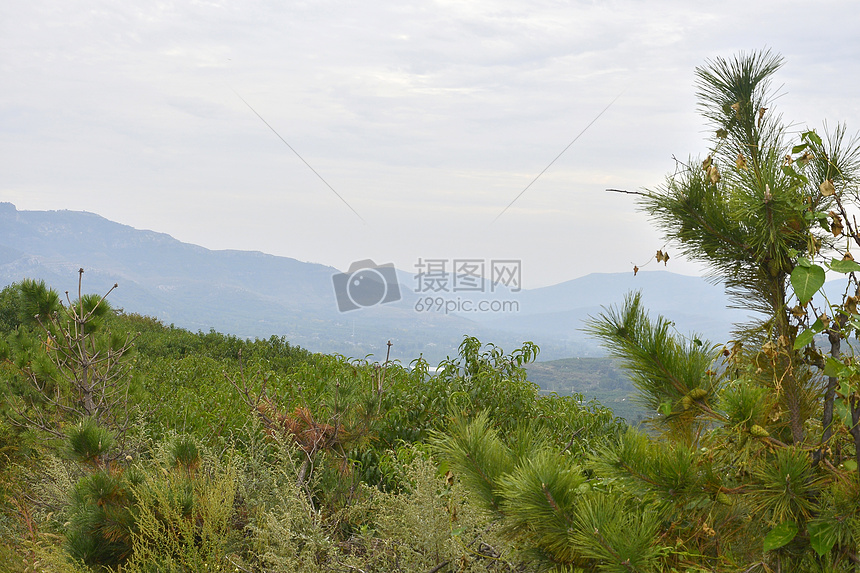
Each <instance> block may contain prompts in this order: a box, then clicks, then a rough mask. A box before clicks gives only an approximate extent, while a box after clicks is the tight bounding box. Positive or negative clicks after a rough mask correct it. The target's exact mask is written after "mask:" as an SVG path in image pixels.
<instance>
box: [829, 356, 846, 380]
mask: <svg viewBox="0 0 860 573" xmlns="http://www.w3.org/2000/svg"><path fill="white" fill-rule="evenodd" d="M843 366H845V365H844V364H842V363H841V362H839V361H838V360H836V359H835V358H833V357H832V356H828V357H827V362H825V363H824V375H825V376H832V377H834V378H838V377H839V375H840V374H841V373H842V367H843Z"/></svg>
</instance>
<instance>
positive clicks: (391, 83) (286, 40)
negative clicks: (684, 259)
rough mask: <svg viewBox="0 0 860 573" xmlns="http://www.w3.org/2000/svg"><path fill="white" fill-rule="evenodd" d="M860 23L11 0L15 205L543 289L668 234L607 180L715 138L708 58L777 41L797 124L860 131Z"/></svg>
mask: <svg viewBox="0 0 860 573" xmlns="http://www.w3.org/2000/svg"><path fill="white" fill-rule="evenodd" d="M857 20H858V18H857V9H856V8H855V7H854V5H853V4H852V3H848V2H823V3H819V4H818V5H816V7H815V8H812V7H811V5H809V4H808V3H807V2H803V3H801V2H783V3H780V4H779V5H778V6H776V5H766V4H762V5H755V4H750V3H748V2H737V1H733V2H728V3H723V4H721V5H719V7H717V6H716V5H715V6H713V7H704V8H703V7H701V6H692V5H689V4H687V3H681V2H674V1H662V2H647V3H646V2H636V1H634V0H623V1H616V2H600V3H596V2H552V1H544V2H534V1H529V2H468V3H463V2H425V1H412V2H398V3H388V4H385V3H370V4H368V3H350V2H343V1H340V0H331V1H323V2H305V3H300V2H289V3H279V2H268V1H262V0H258V1H248V2H241V3H238V2H233V3H226V2H224V3H219V2H158V3H139V2H130V1H125V2H121V1H107V0H104V1H98V0H91V1H81V2H71V3H70V2H60V1H59V0H41V1H35V2H28V3H7V4H6V5H4V6H3V7H2V8H0V76H2V78H3V85H4V89H3V91H2V92H0V170H2V172H3V174H4V177H3V179H2V181H0V200H11V201H13V202H15V203H16V204H17V205H18V207H19V208H22V209H59V208H68V209H85V210H89V211H94V212H98V213H101V214H103V215H105V216H107V217H109V218H112V219H115V220H118V221H120V222H123V223H127V224H131V225H133V226H136V227H142V228H151V229H155V230H158V231H163V232H167V233H170V234H172V235H174V236H176V237H178V238H180V239H182V240H185V241H190V242H195V243H198V244H202V245H204V246H207V247H212V248H245V249H254V250H262V251H266V252H272V253H275V254H280V255H286V256H293V257H296V258H298V259H301V260H312V261H318V262H322V263H326V264H332V265H335V266H338V267H340V268H346V267H347V266H348V265H349V262H350V261H351V260H352V259H360V258H366V257H368V256H372V257H374V258H376V259H379V260H394V261H395V262H396V263H397V264H398V265H400V266H402V267H404V268H408V267H409V266H410V265H411V264H412V263H413V262H414V261H415V260H416V259H417V258H418V257H421V256H423V257H427V256H449V255H448V254H447V253H448V252H450V256H452V257H453V256H459V255H462V254H466V253H468V254H469V256H522V257H523V258H525V259H526V263H525V264H526V266H527V268H530V269H532V270H531V271H530V272H531V273H532V274H531V277H532V281H533V284H535V285H538V284H546V283H548V282H554V281H559V280H564V279H567V278H573V277H574V276H579V275H582V274H587V273H588V272H592V271H613V270H614V271H617V270H627V269H628V267H629V266H630V261H631V260H635V261H638V260H639V258H640V257H650V255H651V251H652V247H653V248H655V249H656V248H658V247H660V246H662V245H659V244H658V242H659V239H658V238H657V237H656V235H655V234H654V232H653V231H652V230H650V228H649V227H648V223H647V219H646V218H645V217H644V215H641V214H636V213H634V212H633V208H632V201H631V200H630V198H629V197H626V196H614V195H613V194H607V193H606V192H605V191H604V189H605V188H606V187H619V188H628V189H636V188H640V187H652V186H654V185H657V184H659V183H660V182H661V181H662V179H663V176H664V174H665V173H666V172H668V171H669V170H671V169H672V167H673V163H672V155H673V154H675V155H677V156H678V157H679V158H682V159H683V158H686V157H687V156H688V154H691V153H692V154H695V153H699V152H701V151H703V150H705V148H706V143H705V141H704V137H703V135H704V133H703V130H704V124H703V122H702V121H701V120H700V119H699V118H698V117H697V116H696V115H695V99H694V98H695V96H694V94H695V90H694V88H693V80H694V78H693V69H694V68H695V66H697V65H701V64H703V63H704V62H705V60H706V59H707V58H712V57H715V56H731V55H732V54H734V53H736V52H738V51H739V50H747V51H748V50H751V49H758V48H762V47H771V48H773V49H774V50H775V51H778V52H781V53H783V54H784V55H785V56H786V65H785V67H784V69H783V70H782V71H781V72H780V74H779V76H778V78H777V84H780V83H783V82H784V83H785V89H784V90H783V91H784V92H785V96H783V97H782V98H781V99H780V100H779V101H778V106H779V108H780V110H781V111H782V112H783V113H784V114H785V116H786V117H787V118H794V119H797V120H798V121H800V122H801V123H809V124H811V125H814V126H817V125H820V123H821V120H823V119H825V118H828V119H830V120H831V122H834V121H837V120H844V121H847V122H848V123H849V128H850V129H851V130H856V129H858V128H860V104H858V103H857V102H856V98H855V97H854V94H856V93H857V91H858V87H860V86H858V83H860V73H858V71H860V70H858V67H860V63H858V62H860V58H858V56H860V54H858V41H857V40H856V39H855V34H854V29H855V28H856V23H857ZM825 31H826V32H825ZM232 90H236V92H238V93H239V94H240V95H241V96H242V97H243V98H245V99H246V100H247V101H248V102H249V103H251V105H252V106H253V107H254V108H255V109H256V110H257V111H258V112H259V113H260V114H261V115H262V116H263V117H265V118H266V121H268V122H269V123H270V124H271V125H272V126H273V127H274V128H275V129H276V130H277V131H278V132H279V133H280V134H281V135H282V136H283V137H284V138H285V139H286V140H287V141H288V142H289V143H290V145H292V146H293V147H294V148H295V149H296V150H297V151H298V152H299V153H300V154H301V155H302V157H304V158H305V159H306V160H307V161H308V162H309V163H310V164H311V165H313V166H314V168H315V169H317V170H318V171H319V173H320V174H321V175H322V176H323V177H324V178H325V179H326V180H327V181H328V182H329V183H330V184H331V185H332V186H333V187H334V188H335V189H336V190H337V191H338V193H340V194H341V195H342V196H343V197H344V198H345V199H346V200H347V201H348V202H349V204H350V205H352V206H353V207H354V208H355V209H356V210H357V211H358V212H359V213H361V214H362V216H363V217H364V218H365V219H366V220H367V221H368V222H369V223H370V225H369V226H365V225H363V224H362V223H361V222H360V221H359V220H358V219H357V218H356V217H355V216H354V215H353V214H352V213H351V212H350V211H349V210H348V209H347V208H346V207H345V206H344V205H343V204H342V203H341V202H340V200H339V199H338V198H337V197H336V196H335V195H334V194H333V193H332V192H331V191H330V190H329V189H328V188H326V187H325V185H323V184H322V183H321V182H320V181H319V179H317V178H316V176H315V175H314V174H313V173H311V172H310V170H308V168H307V167H306V166H305V165H304V164H303V163H302V162H301V161H300V160H299V159H298V158H297V157H295V156H294V155H293V154H292V152H291V151H290V150H289V149H287V148H286V147H285V146H284V145H283V143H281V142H280V141H278V139H277V138H276V137H275V135H274V134H272V133H271V132H270V131H269V129H268V128H267V127H266V126H265V125H264V124H263V123H262V122H261V121H260V120H259V119H258V118H257V117H256V116H255V115H254V114H253V113H252V112H251V111H250V110H248V108H247V107H245V105H244V104H243V103H242V102H241V101H240V100H239V98H237V97H236V95H235V94H234V93H233V91H232ZM622 91H623V92H624V93H623V95H622V96H621V97H620V98H619V99H618V101H617V102H616V103H615V104H614V105H613V106H612V107H611V108H610V109H609V110H608V111H607V112H606V114H605V115H604V116H603V117H601V118H600V119H599V120H598V121H597V122H596V123H595V124H594V125H593V126H592V127H591V128H590V129H589V130H588V131H587V132H586V133H585V134H584V135H583V136H582V138H581V139H580V140H579V141H577V143H576V144H575V145H574V146H572V147H571V148H570V150H568V152H567V153H566V154H565V155H564V156H563V157H561V158H560V159H559V160H558V162H557V163H556V164H555V165H554V166H553V167H552V168H551V169H550V170H549V171H547V173H546V174H545V175H544V176H543V177H541V178H540V179H539V180H538V181H537V182H536V183H535V184H534V185H533V186H532V187H531V188H530V189H529V190H528V191H527V192H526V193H525V194H524V195H523V196H522V197H521V199H520V200H519V201H517V202H516V203H515V204H514V206H513V207H512V208H511V209H510V210H509V211H508V212H507V213H505V215H504V217H502V218H501V219H500V220H499V221H498V222H497V224H494V225H492V226H491V225H490V222H491V221H492V219H493V218H494V217H495V216H496V215H497V214H498V213H499V212H500V211H501V210H502V209H503V208H504V207H505V205H507V204H508V203H509V202H510V201H511V200H512V199H513V198H514V197H515V196H516V195H517V194H518V193H519V192H520V191H522V190H523V188H524V187H525V186H526V185H527V184H528V183H529V182H530V181H531V180H532V179H533V178H534V176H535V175H536V174H537V173H539V172H540V171H541V170H542V169H543V168H544V167H546V165H547V164H548V163H549V162H550V161H551V160H552V159H553V158H554V157H555V156H556V155H557V154H558V153H559V152H560V151H561V150H562V149H563V148H564V146H566V145H567V144H568V143H569V142H570V141H571V139H572V138H573V137H574V136H575V135H576V134H577V133H579V132H580V131H581V130H582V128H583V127H585V126H586V125H587V124H588V123H589V122H590V121H591V120H592V119H593V118H594V117H595V116H596V115H597V113H599V112H600V110H601V109H603V107H604V106H606V105H607V104H608V103H609V102H610V101H612V99H613V98H615V97H616V96H618V94H619V93H621V92H622ZM581 245H588V246H589V248H588V249H584V250H583V249H581V248H579V246H581ZM637 249H638V250H639V251H641V253H642V254H641V255H637V254H636V253H635V252H633V251H635V250H637ZM583 251H584V252H585V254H584V253H583ZM485 253H486V254H485ZM490 253H492V255H491V254H490ZM505 253H509V254H505ZM559 259H562V260H566V259H570V260H575V261H576V263H575V264H567V263H565V264H561V263H560V262H559ZM671 264H674V265H676V266H675V267H674V269H675V270H680V269H682V268H683V269H693V270H695V269H694V268H693V267H691V266H689V265H688V266H683V264H682V263H680V262H677V261H676V260H673V263H671ZM693 270H691V271H690V272H693Z"/></svg>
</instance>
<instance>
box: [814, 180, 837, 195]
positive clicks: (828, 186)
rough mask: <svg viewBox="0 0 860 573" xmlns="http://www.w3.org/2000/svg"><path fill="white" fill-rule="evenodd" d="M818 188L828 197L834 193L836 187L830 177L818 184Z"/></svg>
mask: <svg viewBox="0 0 860 573" xmlns="http://www.w3.org/2000/svg"><path fill="white" fill-rule="evenodd" d="M818 189H819V191H821V194H822V195H823V196H825V197H830V196H831V195H834V194H835V193H836V187H834V186H833V181H831V180H830V179H825V180H824V182H823V183H821V185H819V186H818Z"/></svg>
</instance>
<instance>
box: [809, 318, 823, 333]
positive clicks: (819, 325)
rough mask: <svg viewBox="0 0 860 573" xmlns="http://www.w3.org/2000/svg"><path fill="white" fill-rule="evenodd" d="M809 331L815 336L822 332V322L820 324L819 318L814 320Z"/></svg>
mask: <svg viewBox="0 0 860 573" xmlns="http://www.w3.org/2000/svg"><path fill="white" fill-rule="evenodd" d="M809 330H811V331H812V332H814V333H815V334H818V333H819V332H821V331H822V330H824V322H822V321H821V319H820V318H816V319H815V322H813V323H812V326H810V327H809Z"/></svg>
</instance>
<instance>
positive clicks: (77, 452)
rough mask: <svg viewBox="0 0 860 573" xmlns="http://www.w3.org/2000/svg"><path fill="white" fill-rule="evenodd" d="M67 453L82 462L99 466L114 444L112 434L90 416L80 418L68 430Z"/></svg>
mask: <svg viewBox="0 0 860 573" xmlns="http://www.w3.org/2000/svg"><path fill="white" fill-rule="evenodd" d="M68 444H69V454H70V455H71V456H72V457H74V458H75V459H76V460H77V461H79V462H81V463H84V464H92V465H93V466H96V467H98V466H100V465H102V464H103V463H104V462H105V459H104V456H105V454H106V453H107V452H108V451H109V450H110V449H111V447H112V446H113V444H114V437H113V434H111V433H110V431H108V430H107V429H105V428H102V427H101V426H99V425H98V423H97V422H96V421H95V420H93V419H92V418H87V419H85V420H82V421H81V422H80V423H79V424H78V425H77V426H74V427H73V428H71V429H70V430H69V432H68Z"/></svg>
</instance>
